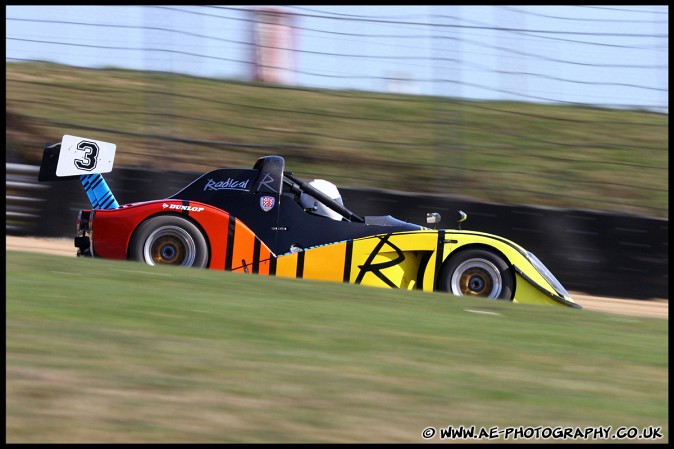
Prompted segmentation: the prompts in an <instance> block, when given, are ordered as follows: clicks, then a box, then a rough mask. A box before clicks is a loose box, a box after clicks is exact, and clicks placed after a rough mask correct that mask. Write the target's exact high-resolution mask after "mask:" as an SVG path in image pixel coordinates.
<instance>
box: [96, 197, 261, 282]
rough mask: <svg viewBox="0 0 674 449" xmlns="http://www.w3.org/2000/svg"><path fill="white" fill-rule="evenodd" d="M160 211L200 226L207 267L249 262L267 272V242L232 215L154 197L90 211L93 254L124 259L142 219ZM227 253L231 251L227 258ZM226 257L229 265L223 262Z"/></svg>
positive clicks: (238, 267) (237, 267)
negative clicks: (140, 201) (205, 242)
mask: <svg viewBox="0 0 674 449" xmlns="http://www.w3.org/2000/svg"><path fill="white" fill-rule="evenodd" d="M164 214H171V215H179V216H181V217H183V218H188V219H190V220H191V221H192V222H193V223H195V224H196V225H197V226H198V227H200V228H201V230H202V232H203V234H204V236H205V237H206V241H207V243H208V246H209V247H210V248H211V254H210V255H209V259H210V261H209V264H208V268H210V269H214V270H232V271H244V270H247V269H248V266H251V267H253V271H254V272H257V273H259V274H269V265H270V263H269V261H270V259H272V257H273V255H272V252H271V251H270V250H269V248H268V247H267V245H265V244H264V243H263V242H262V241H261V240H260V239H259V238H257V237H256V236H255V234H254V233H253V232H252V231H251V230H250V228H248V226H246V225H245V224H244V223H243V222H242V221H240V220H238V219H237V218H236V217H233V216H231V215H230V214H228V213H227V212H225V211H223V210H221V209H218V208H216V207H213V206H209V205H208V204H204V203H200V202H196V201H177V200H155V201H147V202H142V203H132V204H126V205H123V206H121V207H119V208H118V209H96V210H94V211H92V217H91V221H90V226H91V238H92V248H93V251H94V254H95V255H96V256H98V257H103V258H106V259H122V260H126V259H128V251H129V244H130V243H131V239H132V238H133V233H134V230H135V229H137V228H138V226H139V225H140V224H141V223H142V222H143V221H144V220H146V219H148V218H150V217H153V216H156V215H164ZM228 253H231V257H229V258H228V257H227V255H228ZM227 261H229V264H230V265H233V266H231V267H230V266H227V265H228V264H227ZM239 261H240V262H241V264H240V265H239V264H238V263H237V262H239Z"/></svg>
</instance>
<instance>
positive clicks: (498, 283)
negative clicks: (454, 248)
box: [438, 249, 515, 301]
mask: <svg viewBox="0 0 674 449" xmlns="http://www.w3.org/2000/svg"><path fill="white" fill-rule="evenodd" d="M438 289H439V290H442V291H446V292H449V293H452V294H454V295H457V296H479V297H484V298H489V299H504V300H508V301H512V299H513V295H514V292H515V280H514V277H513V273H512V270H511V268H510V266H509V265H508V263H507V262H506V261H505V260H503V258H502V257H500V256H498V255H497V254H495V253H493V252H491V251H488V250H483V249H470V250H465V251H461V252H459V253H457V254H455V255H453V256H451V257H450V258H449V259H448V260H447V261H446V262H445V264H444V266H443V267H442V269H441V270H440V274H439V276H438Z"/></svg>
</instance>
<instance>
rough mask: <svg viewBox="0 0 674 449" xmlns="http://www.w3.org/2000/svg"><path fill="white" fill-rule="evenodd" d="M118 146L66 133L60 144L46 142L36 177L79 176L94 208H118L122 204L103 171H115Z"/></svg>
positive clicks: (61, 178) (63, 177) (49, 179)
mask: <svg viewBox="0 0 674 449" xmlns="http://www.w3.org/2000/svg"><path fill="white" fill-rule="evenodd" d="M115 150H116V145H115V144H112V143H108V142H103V141H100V140H94V139H86V138H82V137H77V136H70V135H67V134H66V135H65V136H63V140H61V143H56V144H53V145H45V148H44V152H43V154H42V163H41V164H40V172H39V174H38V177H37V180H38V181H39V182H45V181H59V180H67V179H78V178H79V180H80V181H81V182H82V187H83V188H84V191H85V193H86V194H87V196H88V197H89V201H90V202H91V206H92V207H93V208H94V209H116V208H118V207H119V203H118V202H117V200H116V199H115V196H114V195H113V194H112V191H111V190H110V188H109V187H108V184H107V183H106V182H105V179H103V175H102V173H108V172H111V171H112V166H113V163H114V160H115Z"/></svg>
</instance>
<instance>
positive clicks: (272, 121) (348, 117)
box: [6, 63, 669, 217]
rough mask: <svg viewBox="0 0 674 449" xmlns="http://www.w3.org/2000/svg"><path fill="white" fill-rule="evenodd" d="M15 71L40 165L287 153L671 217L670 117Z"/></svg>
mask: <svg viewBox="0 0 674 449" xmlns="http://www.w3.org/2000/svg"><path fill="white" fill-rule="evenodd" d="M6 72H7V73H6V88H7V100H6V109H7V113H8V119H7V140H8V142H9V143H10V144H11V146H12V148H13V149H14V150H15V151H16V152H18V153H19V154H21V155H22V156H23V157H24V158H25V159H26V160H27V161H31V162H33V163H39V161H40V158H41V152H42V148H43V145H44V144H45V143H46V142H47V141H49V142H57V141H60V139H61V137H62V136H63V135H64V134H73V135H80V136H84V137H90V138H95V139H100V140H105V141H109V142H113V143H115V144H117V155H116V160H115V163H116V165H117V166H139V167H145V168H154V169H157V170H169V169H170V170H180V171H204V170H207V169H212V168H217V167H227V166H235V167H236V166H241V167H252V165H253V163H254V161H255V160H256V159H257V158H258V157H261V156H264V155H267V154H279V155H281V156H284V157H285V158H286V162H287V164H286V166H287V169H288V170H291V171H294V172H295V173H296V174H297V175H298V176H300V177H306V178H309V177H324V178H326V179H329V180H331V181H333V182H335V183H336V184H337V185H340V186H358V187H360V186H369V187H381V188H389V189H396V190H402V191H407V192H430V193H442V194H454V195H462V196H465V197H470V198H474V199H476V200H481V201H489V202H500V203H509V204H536V205H544V206H554V207H566V208H580V209H599V210H608V211H620V212H629V213H637V214H646V215H650V216H656V217H667V216H668V210H669V209H668V208H669V203H668V190H669V188H668V187H669V184H668V183H669V172H668V165H669V156H668V154H669V153H668V148H669V124H668V120H669V117H668V115H666V114H656V113H651V112H647V111H638V110H611V109H601V108H596V107H589V106H570V105H546V104H535V103H524V102H519V103H518V102H503V101H468V100H456V99H451V98H437V97H430V96H414V95H398V94H385V93H371V92H353V91H335V90H318V89H297V88H287V87H286V88H284V87H279V86H273V85H263V84H257V83H245V82H235V81H230V80H221V79H203V78H195V77H189V76H184V75H175V74H166V73H151V72H138V71H131V70H117V69H105V70H103V69H101V70H92V69H82V68H75V67H68V66H61V65H56V64H39V63H8V64H6ZM155 136H156V137H155ZM205 141H208V142H216V144H202V143H199V142H205Z"/></svg>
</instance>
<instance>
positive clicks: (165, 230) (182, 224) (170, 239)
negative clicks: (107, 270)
mask: <svg viewBox="0 0 674 449" xmlns="http://www.w3.org/2000/svg"><path fill="white" fill-rule="evenodd" d="M129 257H130V258H131V259H133V260H138V261H141V262H145V263H147V264H148V265H159V264H167V265H180V266H183V267H197V268H205V267H206V266H207V265H208V244H207V243H206V239H205V238H204V235H203V234H202V233H201V231H200V230H199V228H197V227H196V226H195V225H194V224H193V223H192V222H190V221H189V220H187V219H185V218H182V217H176V216H173V215H161V216H158V217H153V218H150V219H148V220H147V221H145V222H143V224H141V225H140V226H138V229H137V230H136V232H135V234H134V236H133V238H132V239H131V244H130V245H129Z"/></svg>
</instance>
